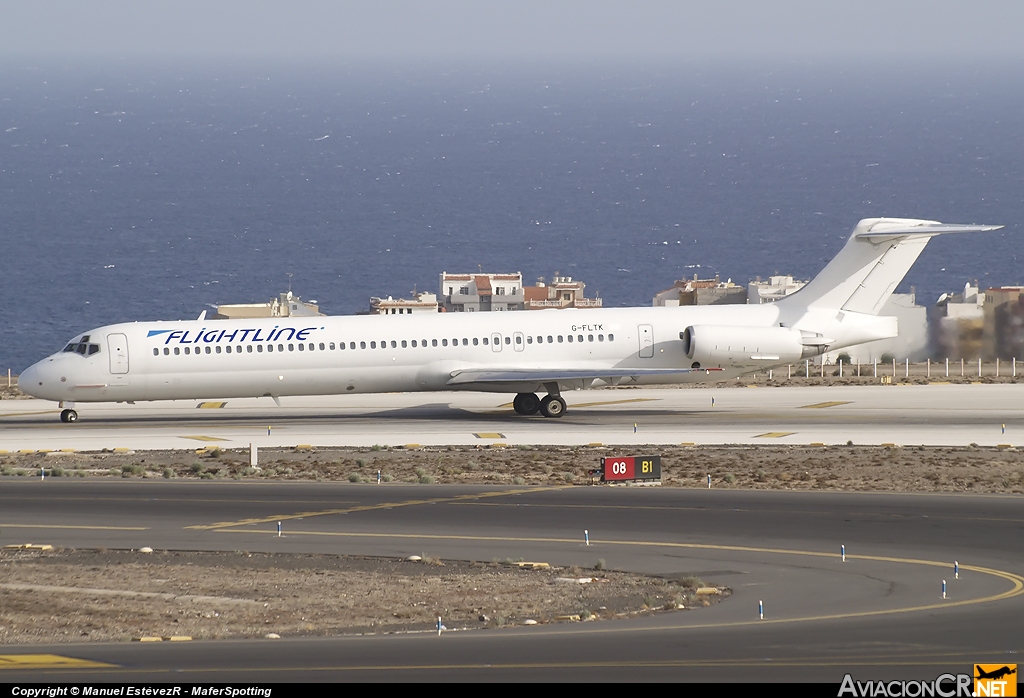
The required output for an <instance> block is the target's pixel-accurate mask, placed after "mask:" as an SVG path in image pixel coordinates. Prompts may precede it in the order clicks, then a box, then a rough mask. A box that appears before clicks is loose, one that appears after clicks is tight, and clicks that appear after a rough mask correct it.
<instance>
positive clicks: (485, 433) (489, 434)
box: [473, 431, 505, 439]
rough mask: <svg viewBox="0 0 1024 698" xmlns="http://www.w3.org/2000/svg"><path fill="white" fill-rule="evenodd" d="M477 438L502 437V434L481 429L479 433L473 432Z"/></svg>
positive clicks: (503, 436)
mask: <svg viewBox="0 0 1024 698" xmlns="http://www.w3.org/2000/svg"><path fill="white" fill-rule="evenodd" d="M473 436H475V437H476V438H478V439H504V438H505V435H504V434H499V433H498V432H496V431H482V432H480V433H479V434H475V433H474V434H473Z"/></svg>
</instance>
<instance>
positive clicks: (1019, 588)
mask: <svg viewBox="0 0 1024 698" xmlns="http://www.w3.org/2000/svg"><path fill="white" fill-rule="evenodd" d="M221 532H222V533H276V532H275V531H242V530H237V529H227V530H221ZM289 535H292V536H332V537H338V538H405V539H410V538H415V539H421V540H467V541H482V542H496V541H497V542H505V543H568V544H572V545H579V543H580V541H579V540H578V539H576V538H518V537H502V536H455V535H437V534H429V533H409V534H403V533H345V532H336V531H290V532H289ZM590 543H591V545H624V546H630V547H647V548H680V549H685V550H718V551H726V552H739V553H755V554H763V555H798V556H803V557H821V558H833V559H835V558H836V557H837V556H836V554H835V553H834V552H828V553H826V552H818V551H814V550H789V549H786V548H755V547H752V546H745V545H714V544H711V543H672V542H667V541H666V542H662V541H638V540H597V539H591V540H590ZM846 559H847V560H869V561H872V562H893V563H898V564H906V565H924V566H928V567H941V568H943V569H948V568H949V562H948V561H935V560H919V559H916V558H902V557H889V556H885V555H847V556H846ZM960 569H962V570H969V571H971V572H978V573H980V574H987V575H990V576H993V577H999V578H1000V579H1005V580H1006V581H1008V582H1010V583H1011V584H1012V586H1011V588H1010V589H1009V590H1007V591H1004V592H1001V593H999V594H992V595H991V596H983V597H980V598H977V599H964V600H963V601H950V600H944V601H942V602H941V603H933V604H925V605H921V606H909V607H906V608H893V609H881V610H877V611H855V612H852V613H830V614H824V615H818V616H803V617H796V618H776V619H771V620H754V621H734V622H729V623H708V624H703V625H700V624H698V625H680V626H677V627H675V628H672V627H664V626H661V627H659V628H657V629H659V630H665V629H681V628H723V627H738V626H746V625H763V624H766V623H767V624H770V623H797V622H804V621H812V620H814V621H821V620H837V619H840V618H865V617H870V616H883V615H893V614H896V613H910V612H914V611H931V610H937V609H941V608H954V607H957V606H972V605H975V604H980V603H991V602H994V601H1003V600H1005V599H1009V598H1013V597H1014V596H1019V595H1020V594H1024V577H1022V576H1020V575H1017V574H1014V573H1012V572H1004V571H1003V570H997V569H993V568H990V567H977V566H975V565H961V566H960ZM614 631H615V630H614V629H600V628H599V629H595V630H593V631H592V632H614ZM632 632H635V630H634V631H632Z"/></svg>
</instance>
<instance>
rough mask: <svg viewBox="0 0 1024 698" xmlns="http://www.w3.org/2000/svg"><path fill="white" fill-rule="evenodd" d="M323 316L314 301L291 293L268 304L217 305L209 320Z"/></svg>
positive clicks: (288, 292)
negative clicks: (305, 299)
mask: <svg viewBox="0 0 1024 698" xmlns="http://www.w3.org/2000/svg"><path fill="white" fill-rule="evenodd" d="M320 315H323V313H321V312H320V306H319V305H317V302H316V301H308V302H306V301H303V300H302V299H300V298H299V297H298V296H296V295H294V294H293V293H292V292H291V291H286V292H285V293H279V294H278V296H277V298H273V299H271V301H270V302H269V303H238V304H234V305H218V306H217V310H216V311H215V312H214V314H213V315H211V316H210V319H211V320H240V319H243V318H258V317H315V316H320Z"/></svg>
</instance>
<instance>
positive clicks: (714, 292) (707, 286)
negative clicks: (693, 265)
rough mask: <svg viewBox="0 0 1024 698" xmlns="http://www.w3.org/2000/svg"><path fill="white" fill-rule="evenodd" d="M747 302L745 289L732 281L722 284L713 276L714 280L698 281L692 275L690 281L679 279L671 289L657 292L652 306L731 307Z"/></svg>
mask: <svg viewBox="0 0 1024 698" xmlns="http://www.w3.org/2000/svg"><path fill="white" fill-rule="evenodd" d="M746 302H747V289H745V288H743V287H742V286H737V285H736V284H734V283H733V282H732V279H729V280H727V281H725V282H724V283H723V282H722V280H721V279H720V278H719V276H718V274H715V278H714V279H698V278H697V275H696V274H694V275H693V278H692V279H680V280H679V281H676V282H675V283H674V284H672V287H671V288H667V289H665V290H664V291H659V292H658V294H657V295H655V296H654V301H653V303H652V305H654V307H656V308H657V307H660V306H678V305H732V304H743V303H746Z"/></svg>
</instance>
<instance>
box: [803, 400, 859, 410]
mask: <svg viewBox="0 0 1024 698" xmlns="http://www.w3.org/2000/svg"><path fill="white" fill-rule="evenodd" d="M850 402H851V401H850V400H833V401H832V402H816V403H814V404H813V405H801V406H800V407H798V408H797V409H798V410H821V409H824V408H826V407H836V406H838V405H849V404H850Z"/></svg>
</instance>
